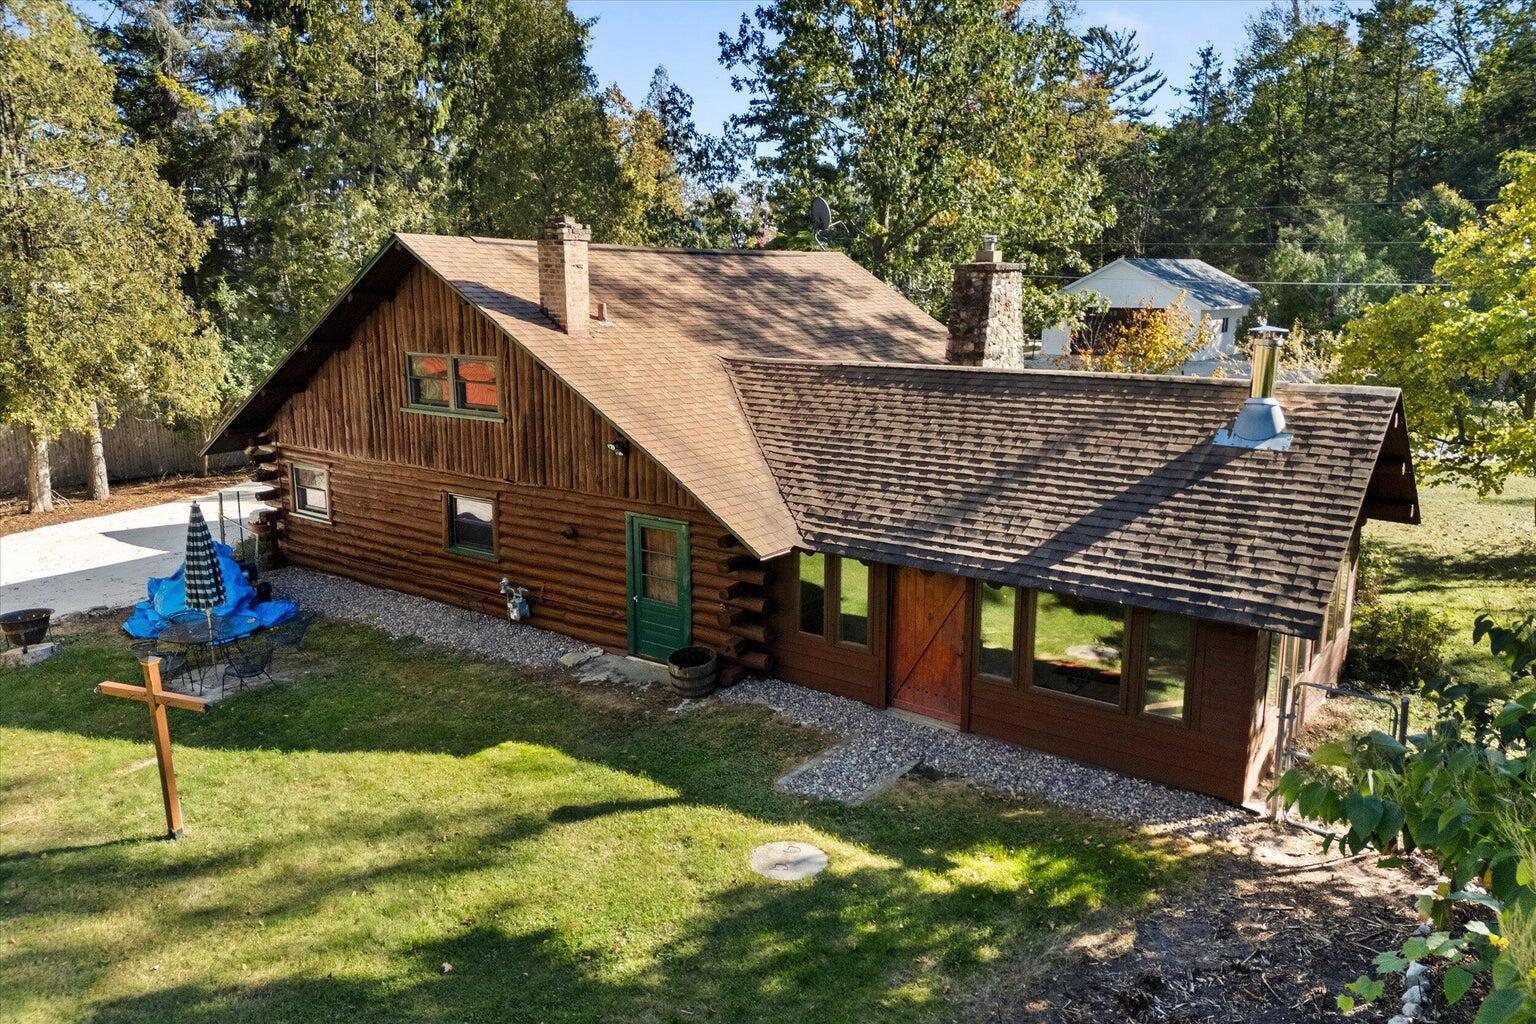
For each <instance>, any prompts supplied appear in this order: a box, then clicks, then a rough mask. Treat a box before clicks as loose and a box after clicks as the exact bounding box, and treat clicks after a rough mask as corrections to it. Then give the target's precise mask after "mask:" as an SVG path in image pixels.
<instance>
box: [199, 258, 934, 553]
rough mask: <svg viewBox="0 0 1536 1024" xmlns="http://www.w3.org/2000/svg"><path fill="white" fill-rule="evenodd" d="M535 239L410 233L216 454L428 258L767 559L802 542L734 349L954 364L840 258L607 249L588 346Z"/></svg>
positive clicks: (233, 421) (594, 269)
mask: <svg viewBox="0 0 1536 1024" xmlns="http://www.w3.org/2000/svg"><path fill="white" fill-rule="evenodd" d="M536 254H537V247H536V244H535V243H533V242H522V241H507V240H500V239H484V238H464V237H452V236H437V235H399V236H396V238H395V240H394V242H393V243H392V244H391V245H390V246H388V247H386V249H385V250H384V251H383V252H382V253H381V254H380V256H379V257H377V258H376V259H375V260H374V262H373V263H372V264H370V266H369V268H367V269H366V270H365V271H364V272H363V273H362V274H361V275H359V277H358V279H357V280H356V281H354V282H353V285H352V286H351V287H350V288H349V290H348V293H347V295H346V296H344V297H343V298H342V299H341V300H339V301H338V303H337V304H336V305H335V306H333V307H332V309H331V311H330V312H328V313H327V315H326V317H324V318H322V320H321V321H320V323H319V324H317V325H316V327H315V329H314V330H313V331H311V333H310V335H309V336H308V337H306V339H305V340H304V341H303V342H301V343H300V344H299V345H298V346H296V347H295V348H294V349H293V350H291V351H290V353H289V355H288V356H287V357H286V358H285V359H284V361H283V363H282V364H280V365H279V367H278V368H277V370H275V371H274V373H273V375H272V377H271V378H269V380H268V381H267V382H266V383H265V384H264V385H263V386H262V387H261V388H258V389H257V390H256V392H254V393H253V394H252V395H251V397H250V398H249V399H247V401H246V403H245V404H244V405H242V407H241V408H240V409H238V410H237V411H236V412H235V413H234V414H233V415H232V416H231V417H230V418H229V420H228V421H227V422H226V424H225V426H224V427H223V428H222V429H221V431H220V432H219V434H218V435H217V436H216V438H215V441H214V442H213V443H212V444H211V445H210V449H211V450H227V449H229V448H233V447H237V446H238V445H239V444H242V443H244V440H245V438H246V437H248V436H250V435H251V434H254V433H257V432H259V431H260V430H262V429H263V428H264V427H265V426H266V425H267V423H269V422H270V420H271V418H272V415H273V414H274V413H275V412H276V411H277V409H278V408H280V407H281V405H282V403H283V402H284V401H285V400H286V398H287V396H288V395H290V394H292V393H294V392H295V391H296V390H299V389H301V388H302V387H303V384H304V382H305V381H306V380H307V379H308V377H309V375H310V374H312V373H313V372H314V370H315V369H316V368H317V367H318V366H319V364H320V362H322V361H323V360H324V358H325V357H326V356H327V355H328V354H329V352H331V351H335V350H336V349H337V348H339V347H344V346H345V345H346V344H347V343H348V341H349V338H350V333H351V331H352V330H353V329H354V328H355V327H356V325H357V323H360V322H361V320H362V318H363V317H364V316H366V314H367V312H370V311H371V309H372V308H373V306H375V305H377V303H378V302H379V301H382V300H383V298H387V297H388V296H389V295H390V294H391V293H392V290H393V288H394V287H395V286H396V285H397V284H398V283H399V280H400V278H401V277H403V275H404V272H405V270H406V269H408V268H409V266H410V265H412V264H414V263H415V262H417V261H419V262H420V263H421V264H422V265H423V266H425V267H426V268H427V269H429V270H430V271H431V272H432V273H434V274H435V275H436V276H437V277H439V278H440V279H441V280H443V281H444V282H445V283H446V284H447V285H448V286H449V287H451V288H452V289H454V291H455V292H457V293H458V294H459V295H460V296H461V297H462V298H463V299H464V300H465V301H466V302H468V303H469V304H470V305H471V306H473V307H474V308H475V309H476V310H477V311H478V312H479V313H480V314H482V315H484V316H486V317H488V318H489V319H490V320H491V322H492V323H494V324H496V325H497V326H498V327H499V328H501V330H503V331H504V332H505V333H506V334H507V335H508V336H509V337H510V338H511V339H512V340H513V341H515V342H516V343H517V344H519V345H521V346H522V347H523V348H524V349H526V350H527V351H528V352H529V354H530V355H532V356H533V358H534V359H535V360H537V361H538V362H539V363H540V364H542V365H543V366H545V367H546V368H547V369H549V370H550V371H551V372H552V373H554V374H555V375H556V376H557V377H559V378H560V379H561V380H562V381H564V382H565V383H566V384H567V385H568V386H570V387H571V388H572V389H573V390H575V391H576V392H577V393H578V394H580V395H581V396H582V397H583V398H584V399H585V400H586V401H588V402H589V403H591V404H592V406H593V407H594V408H596V409H597V411H598V412H599V413H601V414H602V415H603V416H604V417H606V418H607V419H608V420H610V421H611V422H613V423H614V424H615V425H616V426H617V428H618V429H619V430H620V431H622V432H623V433H624V434H625V435H626V436H627V437H628V438H629V440H630V441H631V442H632V443H633V444H635V445H637V446H638V447H639V448H640V449H641V450H643V451H645V452H646V453H647V454H648V455H650V456H651V457H652V458H653V459H655V460H656V461H657V462H658V463H660V464H661V465H662V466H663V467H664V468H666V470H667V471H668V472H670V473H671V474H672V475H673V476H674V477H675V478H676V479H677V480H678V481H679V483H680V484H682V486H683V487H684V488H685V489H687V490H688V492H689V493H691V494H692V495H693V496H694V497H695V498H697V499H698V500H699V502H700V503H701V504H703V505H704V506H705V507H706V508H708V509H709V510H710V511H711V512H713V513H714V514H715V515H716V516H717V517H718V518H719V519H720V520H721V521H722V522H724V523H725V525H726V526H727V528H729V529H730V530H731V531H732V532H733V533H735V534H736V535H737V536H738V537H739V538H740V539H741V541H742V542H743V543H744V544H745V545H746V546H747V547H748V548H749V549H751V550H752V551H753V552H754V553H756V554H757V555H759V556H760V557H765V558H766V557H771V556H773V555H776V554H781V553H783V552H785V551H788V550H789V549H790V548H792V547H793V546H795V545H796V544H798V543H799V541H800V536H799V532H798V530H797V529H796V527H795V524H794V520H793V519H792V518H791V516H790V515H789V512H788V509H787V508H786V507H785V506H784V504H783V502H782V500H781V499H780V497H779V495H778V490H777V487H776V486H775V484H774V482H773V477H772V474H771V473H770V472H769V470H768V467H767V464H766V463H765V462H764V461H763V457H762V454H761V453H760V451H759V450H758V447H757V445H756V443H755V442H754V441H753V439H752V435H751V432H750V430H749V429H748V427H747V425H746V423H745V422H744V421H743V419H742V417H741V415H740V412H739V410H738V409H737V406H736V400H735V396H734V393H733V391H732V389H731V386H730V382H729V380H728V378H727V377H726V375H725V371H724V368H723V367H722V365H721V363H720V360H719V356H720V355H721V354H723V353H736V354H742V355H752V356H777V357H796V356H808V357H823V356H825V357H828V358H841V359H860V360H882V359H884V360H890V359H900V360H908V361H913V360H915V361H930V360H931V361H939V360H942V359H943V354H944V344H945V339H946V335H945V330H944V327H943V326H942V325H940V324H939V323H938V322H937V321H935V320H933V319H932V318H931V317H928V316H927V315H926V314H924V313H923V312H922V311H921V310H919V309H918V308H917V307H915V306H913V305H912V304H911V303H909V302H907V301H906V300H905V299H904V298H902V297H901V296H900V295H898V294H897V293H896V292H894V291H892V290H891V289H890V288H889V287H887V286H886V285H885V284H883V283H882V282H880V281H879V280H878V279H877V278H875V277H874V276H872V275H870V274H869V273H868V272H867V271H865V270H863V269H862V268H860V267H859V266H858V265H857V264H855V263H854V262H853V261H852V260H850V259H848V258H847V257H846V256H843V255H842V254H839V253H830V252H787V251H786V252H762V251H744V250H743V251H694V250H664V249H635V248H626V247H619V246H603V245H594V246H592V247H591V251H590V257H589V264H590V277H591V294H592V300H593V302H594V303H596V302H606V303H607V304H608V317H609V321H610V324H611V325H610V326H595V325H594V326H593V328H592V330H591V333H590V335H588V336H585V337H572V336H570V335H568V334H566V333H564V332H563V331H561V330H559V329H558V328H556V327H555V326H554V324H553V322H552V321H550V320H549V319H548V318H547V317H546V316H545V315H544V313H543V312H542V311H541V310H540V309H539V305H538V270H537V258H536Z"/></svg>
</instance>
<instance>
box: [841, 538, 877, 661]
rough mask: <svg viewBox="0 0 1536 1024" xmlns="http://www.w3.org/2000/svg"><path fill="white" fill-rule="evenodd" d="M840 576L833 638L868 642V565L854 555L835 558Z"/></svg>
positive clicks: (851, 641) (847, 641)
mask: <svg viewBox="0 0 1536 1024" xmlns="http://www.w3.org/2000/svg"><path fill="white" fill-rule="evenodd" d="M838 565H839V566H840V567H841V570H842V577H841V579H839V580H838V587H837V638H838V639H839V640H841V641H842V642H843V643H847V644H861V645H863V646H865V647H868V646H869V566H867V565H865V564H864V563H863V562H861V561H859V560H858V559H857V558H843V559H839V560H838Z"/></svg>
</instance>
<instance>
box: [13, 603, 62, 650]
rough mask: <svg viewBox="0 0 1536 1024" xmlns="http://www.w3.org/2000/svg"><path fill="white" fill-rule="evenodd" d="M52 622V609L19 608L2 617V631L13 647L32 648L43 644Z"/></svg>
mask: <svg viewBox="0 0 1536 1024" xmlns="http://www.w3.org/2000/svg"><path fill="white" fill-rule="evenodd" d="M52 620H53V609H52V608H19V609H17V610H16V611H14V612H6V613H5V614H4V615H0V631H4V633H5V639H6V640H8V641H9V642H10V643H11V644H12V645H13V646H15V647H23V648H25V647H31V646H32V645H33V644H40V643H42V642H43V637H45V636H47V635H48V625H49V623H50V622H51V621H52Z"/></svg>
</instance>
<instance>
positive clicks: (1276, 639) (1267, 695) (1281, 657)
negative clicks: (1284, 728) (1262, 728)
mask: <svg viewBox="0 0 1536 1024" xmlns="http://www.w3.org/2000/svg"><path fill="white" fill-rule="evenodd" d="M1289 642H1290V637H1287V636H1281V635H1280V634H1279V633H1271V634H1269V681H1268V684H1267V685H1266V686H1265V690H1264V706H1265V707H1266V708H1268V709H1269V712H1273V711H1274V709H1275V708H1276V707H1278V706H1279V705H1280V676H1281V674H1282V673H1283V672H1284V671H1285V645H1286V644H1287V643H1289Z"/></svg>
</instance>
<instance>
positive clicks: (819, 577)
mask: <svg viewBox="0 0 1536 1024" xmlns="http://www.w3.org/2000/svg"><path fill="white" fill-rule="evenodd" d="M798 561H799V564H800V632H802V633H810V634H811V635H812V636H826V635H827V556H826V555H817V554H812V553H811V552H809V551H802V552H801V553H800V556H799V558H798Z"/></svg>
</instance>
